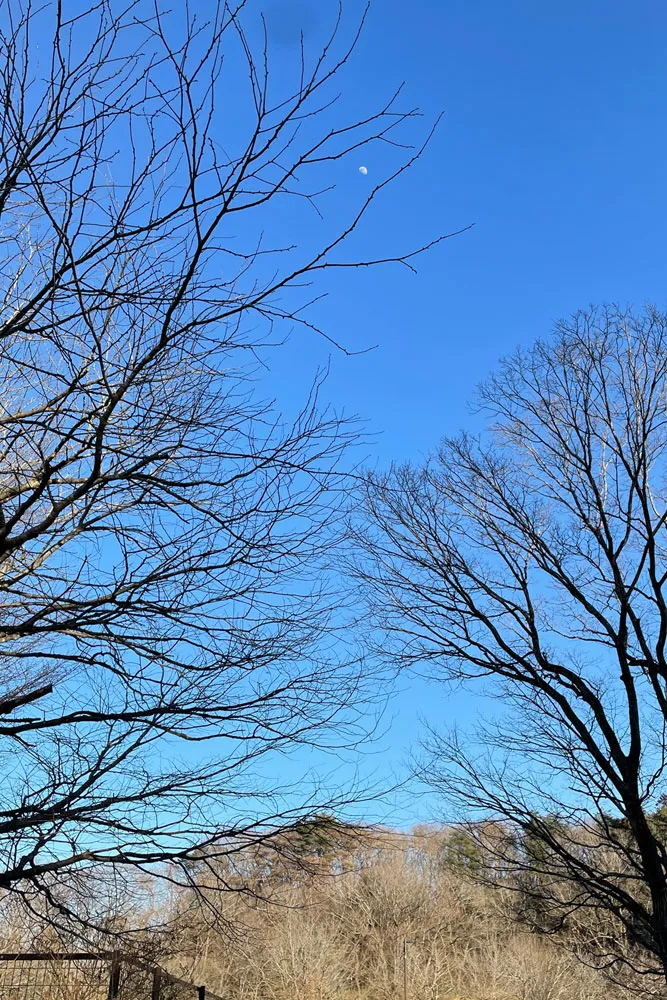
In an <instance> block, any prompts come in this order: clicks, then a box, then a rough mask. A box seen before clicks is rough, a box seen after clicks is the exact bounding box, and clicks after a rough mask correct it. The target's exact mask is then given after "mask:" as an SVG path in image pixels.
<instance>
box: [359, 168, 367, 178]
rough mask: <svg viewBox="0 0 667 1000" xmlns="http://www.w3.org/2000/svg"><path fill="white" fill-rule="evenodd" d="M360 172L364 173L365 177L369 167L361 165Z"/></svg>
mask: <svg viewBox="0 0 667 1000" xmlns="http://www.w3.org/2000/svg"><path fill="white" fill-rule="evenodd" d="M359 173H360V174H363V176H364V177H365V176H366V174H367V173H368V167H359Z"/></svg>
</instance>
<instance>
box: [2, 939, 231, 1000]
mask: <svg viewBox="0 0 667 1000" xmlns="http://www.w3.org/2000/svg"><path fill="white" fill-rule="evenodd" d="M0 1000H223V998H222V997H219V996H217V995H216V994H215V993H211V992H210V991H209V990H207V989H206V987H205V986H195V985H193V984H192V983H188V982H185V980H183V979H179V978H178V977H177V976H172V975H171V973H169V972H167V971H166V970H165V969H162V968H161V967H160V966H159V965H151V964H149V963H146V962H142V961H140V960H138V959H136V958H134V957H133V956H130V955H127V954H124V953H119V952H113V953H106V954H99V953H95V952H83V951H82V952H54V953H50V952H0Z"/></svg>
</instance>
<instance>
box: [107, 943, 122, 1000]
mask: <svg viewBox="0 0 667 1000" xmlns="http://www.w3.org/2000/svg"><path fill="white" fill-rule="evenodd" d="M119 992H120V958H119V956H118V955H117V954H116V953H115V952H114V954H113V955H112V956H111V972H110V974H109V1000H116V997H117V996H118V993H119Z"/></svg>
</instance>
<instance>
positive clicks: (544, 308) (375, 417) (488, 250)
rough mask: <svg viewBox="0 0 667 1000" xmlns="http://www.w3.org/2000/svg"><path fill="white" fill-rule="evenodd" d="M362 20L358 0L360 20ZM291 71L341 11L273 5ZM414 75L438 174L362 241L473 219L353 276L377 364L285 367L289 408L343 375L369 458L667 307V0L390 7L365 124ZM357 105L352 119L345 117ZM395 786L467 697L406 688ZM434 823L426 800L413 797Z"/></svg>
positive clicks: (324, 314) (308, 348)
mask: <svg viewBox="0 0 667 1000" xmlns="http://www.w3.org/2000/svg"><path fill="white" fill-rule="evenodd" d="M360 9H361V7H360V5H359V4H358V3H357V0H348V2H347V4H346V11H347V13H348V14H352V15H353V14H354V13H355V11H357V10H360ZM268 10H269V14H270V15H271V18H272V20H271V18H270V24H271V25H272V26H273V27H272V31H273V41H274V42H275V46H276V52H277V60H278V63H277V65H278V71H280V67H281V66H283V68H284V67H286V66H288V65H289V62H290V60H291V59H294V58H295V52H296V50H295V48H294V46H293V40H294V37H295V36H294V31H295V30H296V26H298V25H299V24H302V25H303V26H305V28H306V31H307V43H308V42H309V39H312V40H313V41H316V39H317V37H319V32H320V30H321V29H322V26H323V25H324V24H325V23H327V22H328V21H329V18H330V15H331V14H332V13H333V12H334V11H335V4H334V3H333V2H332V0H308V3H305V4H304V3H300V4H297V3H291V4H290V3H288V4H284V3H275V4H274V5H273V7H272V6H271V4H270V3H269V6H268ZM403 80H404V81H405V83H406V87H405V99H406V104H410V105H412V104H417V105H419V106H420V107H421V109H422V110H423V112H424V114H425V119H424V122H425V124H428V122H429V121H431V120H433V119H434V118H435V117H436V116H437V115H438V114H439V113H440V112H441V111H444V112H445V117H444V119H443V122H442V125H441V127H440V129H439V130H438V132H437V134H436V136H435V137H434V139H433V141H432V143H431V145H430V147H429V149H428V151H427V153H426V154H425V155H424V157H423V159H422V161H421V162H420V163H419V164H418V165H417V166H415V168H414V169H413V170H412V171H411V172H410V173H409V174H408V175H407V176H405V177H403V178H401V179H400V180H399V182H398V183H397V184H396V185H395V186H394V188H393V189H392V190H391V192H389V193H388V194H387V196H386V197H384V198H383V199H382V201H381V202H380V203H379V204H378V205H377V206H375V207H374V208H373V211H372V212H371V213H370V215H369V216H368V218H367V219H366V222H365V225H364V229H363V232H362V234H360V236H359V239H358V241H357V243H356V244H355V249H356V247H359V248H360V250H361V252H362V253H365V252H367V251H368V250H371V251H373V252H376V253H377V252H378V251H379V252H380V253H382V252H384V251H390V252H394V251H395V250H396V249H403V248H407V247H410V246H415V245H417V244H418V243H420V242H422V241H424V240H426V239H428V238H430V237H432V236H435V235H438V234H440V233H444V232H448V231H451V230H456V229H459V228H461V227H463V226H466V225H468V224H469V223H474V228H473V229H472V230H471V231H470V232H467V233H465V234H464V235H462V236H459V237H457V238H455V239H452V240H450V241H447V242H446V243H445V244H443V245H442V246H440V247H439V248H437V249H436V250H435V251H433V252H432V253H431V254H429V255H427V256H426V257H424V258H423V259H422V260H421V262H420V263H419V266H418V273H417V275H410V274H408V273H406V272H404V271H401V270H400V269H397V268H385V269H380V270H377V271H374V272H368V271H364V272H363V273H350V272H345V273H344V274H343V275H339V276H338V277H337V278H336V279H335V280H334V281H332V282H331V283H330V285H329V291H330V295H329V297H328V298H327V300H326V302H324V303H321V304H319V305H318V306H317V307H316V311H315V318H316V319H317V320H318V321H320V322H322V323H324V324H325V326H326V329H327V330H328V331H329V332H330V333H331V334H332V335H333V336H335V337H336V338H338V339H339V340H340V341H342V342H343V343H345V345H346V346H347V347H349V348H350V349H353V350H355V349H362V348H364V347H368V346H369V345H372V344H377V345H378V347H377V349H376V350H374V351H372V352H370V353H368V354H365V355H363V356H360V357H352V358H346V357H344V356H343V355H341V354H336V353H335V352H334V353H333V354H332V353H331V351H330V348H329V347H328V345H327V344H326V343H325V342H323V341H321V340H318V338H317V337H315V336H313V335H312V334H308V333H307V332H305V331H298V330H297V331H296V332H295V333H294V336H293V338H292V341H291V343H290V344H289V345H288V347H287V348H286V349H285V350H284V351H281V352H278V353H277V354H276V356H275V357H274V359H273V367H272V371H271V375H270V379H271V384H272V385H273V386H275V387H276V390H277V392H278V395H279V397H291V396H294V397H296V395H298V394H299V393H301V392H302V391H303V386H304V383H305V382H307V381H308V380H309V379H310V378H311V377H312V375H313V373H314V371H315V369H316V367H317V366H318V365H320V364H323V363H326V361H327V359H329V358H330V361H331V375H330V377H329V380H328V383H327V387H326V393H325V394H326V396H327V398H328V399H330V400H331V401H333V402H334V403H335V404H336V405H337V406H339V407H344V408H345V409H346V410H347V411H348V412H350V413H357V414H359V415H360V416H362V417H363V418H364V419H365V420H366V421H367V426H368V427H369V429H370V430H371V431H372V432H373V433H374V434H375V435H377V436H376V437H375V438H374V440H373V443H372V444H371V445H370V446H369V448H368V457H369V461H371V462H372V463H374V464H375V463H377V464H379V465H382V464H386V463H388V462H389V461H391V460H392V459H399V460H405V459H414V460H419V459H420V458H421V457H423V456H424V455H425V454H427V453H428V452H429V451H430V450H431V449H432V448H433V447H434V446H435V445H436V444H437V442H438V439H439V438H440V437H441V436H442V435H444V434H447V433H451V432H454V431H455V430H457V429H458V428H460V427H463V426H466V425H468V426H469V425H470V417H469V415H468V413H467V409H466V402H467V400H468V399H469V398H470V396H471V393H472V392H473V390H474V387H475V385H476V384H477V383H478V382H479V381H480V380H481V379H483V378H484V376H485V375H486V374H487V373H488V372H489V371H490V369H491V368H492V367H493V365H494V363H495V361H496V359H497V358H498V357H499V356H500V355H502V354H504V353H506V352H509V351H511V350H513V348H514V347H515V346H516V345H517V344H519V343H528V342H530V341H531V340H533V339H534V338H535V337H537V336H541V335H547V334H548V333H549V330H550V327H551V325H552V323H553V322H554V320H556V319H558V318H559V317H562V316H566V315H568V314H570V313H571V312H573V311H575V310H577V309H579V308H582V307H587V306H588V305H589V304H591V303H600V302H605V301H606V302H617V303H619V304H621V305H626V304H630V303H634V304H636V305H642V304H643V303H645V302H646V301H652V302H654V303H656V304H657V305H665V303H666V298H667V296H666V294H665V287H666V286H665V271H666V264H667V259H666V255H665V247H664V244H665V228H666V226H665V224H666V222H667V6H666V5H665V4H664V3H661V2H658V0H655V2H654V0H639V2H637V3H634V4H627V3H625V2H621V0H559V2H558V3H555V2H546V0H538V2H535V0H411V2H410V3H409V4H408V3H405V2H403V0H375V2H374V3H373V5H372V9H371V12H370V16H369V19H368V24H367V27H366V30H365V32H364V35H363V37H362V39H361V42H360V43H359V47H358V49H357V52H356V55H355V57H354V59H353V61H352V63H351V64H350V66H349V67H348V68H347V69H346V71H345V76H344V81H343V82H344V93H345V98H346V99H347V100H351V101H352V102H353V103H355V102H358V105H359V108H360V109H361V110H365V109H366V108H367V107H371V106H373V105H374V104H376V103H377V102H378V101H379V100H381V99H382V98H383V97H385V96H386V95H387V94H388V93H390V92H391V91H392V90H393V88H394V87H395V86H396V85H397V84H398V83H400V82H401V81H403ZM348 106H349V105H348ZM384 155H385V154H384V153H383V150H382V149H381V148H379V149H376V150H375V151H373V152H372V154H368V156H365V157H364V158H363V159H361V158H359V162H360V163H361V162H364V163H365V164H366V165H367V166H368V170H369V174H368V177H366V178H364V177H362V176H361V175H360V174H359V173H358V170H357V167H358V165H359V164H358V163H357V162H356V161H354V160H352V161H349V162H346V163H345V164H342V165H341V166H340V167H339V168H338V175H337V176H336V178H335V180H336V183H337V185H338V186H337V190H336V193H335V195H333V196H332V198H333V199H334V201H333V204H334V206H337V207H338V208H341V209H344V208H345V206H346V204H347V202H348V201H349V204H350V205H352V204H356V203H357V202H358V200H359V198H360V196H361V189H367V187H368V185H369V184H371V183H373V181H374V180H376V179H377V178H378V177H379V176H380V174H381V173H383V171H384V168H385V164H384V163H383V156H384ZM393 711H394V715H393V720H392V721H391V725H390V728H389V732H388V734H387V737H386V740H385V741H384V743H383V746H382V749H383V752H382V753H381V754H380V755H376V756H375V758H374V759H375V762H376V765H377V767H378V769H379V774H380V775H382V774H383V773H385V772H386V773H389V771H390V770H391V769H392V768H400V763H401V760H402V759H403V757H404V756H405V753H406V751H407V749H408V747H409V745H410V743H411V741H412V740H413V739H414V738H415V737H416V735H417V729H418V717H419V716H420V714H422V713H423V714H424V715H425V716H426V717H428V718H430V719H431V720H432V721H434V722H439V723H441V724H442V725H444V726H447V725H448V724H450V723H452V722H454V721H457V720H458V721H461V720H463V721H464V722H465V720H466V718H467V717H468V716H469V715H470V714H471V713H472V711H473V703H472V702H471V701H469V700H467V699H466V698H465V697H464V696H462V695H461V694H458V695H457V696H456V697H453V698H448V697H447V694H446V692H445V691H444V690H442V689H435V688H429V687H428V686H427V685H425V684H424V683H423V682H418V681H416V680H409V679H407V678H406V679H405V680H404V681H403V683H402V685H401V693H400V697H399V698H398V699H397V701H396V703H395V705H394V710H393ZM403 806H404V810H402V812H403V819H404V820H407V819H408V814H410V815H411V816H414V818H415V819H420V818H424V817H426V816H428V815H431V814H432V813H433V811H434V809H433V807H432V804H430V803H428V802H424V801H422V802H414V803H411V802H409V801H408V800H407V799H406V800H404V802H403Z"/></svg>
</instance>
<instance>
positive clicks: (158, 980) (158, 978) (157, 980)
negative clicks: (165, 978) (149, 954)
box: [151, 966, 162, 1000]
mask: <svg viewBox="0 0 667 1000" xmlns="http://www.w3.org/2000/svg"><path fill="white" fill-rule="evenodd" d="M161 987H162V969H161V968H160V967H159V966H157V967H156V968H155V969H153V992H152V993H151V1000H160V989H161Z"/></svg>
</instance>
